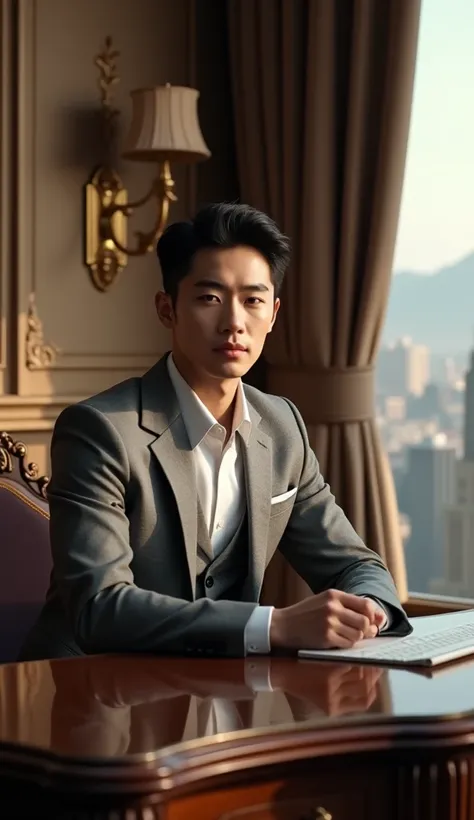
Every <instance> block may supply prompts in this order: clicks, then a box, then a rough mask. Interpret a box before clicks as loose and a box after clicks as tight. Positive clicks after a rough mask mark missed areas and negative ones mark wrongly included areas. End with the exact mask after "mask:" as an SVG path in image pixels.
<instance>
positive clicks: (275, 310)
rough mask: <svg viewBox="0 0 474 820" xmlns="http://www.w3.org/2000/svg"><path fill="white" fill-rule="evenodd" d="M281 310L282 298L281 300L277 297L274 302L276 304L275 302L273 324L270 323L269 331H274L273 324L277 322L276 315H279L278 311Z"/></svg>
mask: <svg viewBox="0 0 474 820" xmlns="http://www.w3.org/2000/svg"><path fill="white" fill-rule="evenodd" d="M279 310H280V300H279V299H275V302H274V304H273V316H272V322H271V325H270V328H269V331H268V332H269V333H271V332H272V330H273V325H274V324H275V322H276V317H277V315H278V311H279Z"/></svg>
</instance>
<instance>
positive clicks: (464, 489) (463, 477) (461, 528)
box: [430, 351, 474, 598]
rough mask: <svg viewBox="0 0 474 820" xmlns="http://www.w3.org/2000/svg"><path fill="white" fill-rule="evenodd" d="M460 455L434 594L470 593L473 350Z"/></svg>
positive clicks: (473, 574)
mask: <svg viewBox="0 0 474 820" xmlns="http://www.w3.org/2000/svg"><path fill="white" fill-rule="evenodd" d="M464 408H465V409H464V459H463V460H462V461H459V462H458V464H457V467H456V498H455V501H454V503H452V504H450V505H448V507H447V508H446V510H445V515H444V528H443V530H444V550H443V567H442V569H441V572H440V573H439V577H438V578H437V579H436V580H434V581H433V582H432V584H431V585H430V591H431V592H433V593H435V594H438V595H451V596H454V597H461V598H472V597H474V351H472V353H471V357H470V366H469V370H468V372H467V374H466V390H465V394H464Z"/></svg>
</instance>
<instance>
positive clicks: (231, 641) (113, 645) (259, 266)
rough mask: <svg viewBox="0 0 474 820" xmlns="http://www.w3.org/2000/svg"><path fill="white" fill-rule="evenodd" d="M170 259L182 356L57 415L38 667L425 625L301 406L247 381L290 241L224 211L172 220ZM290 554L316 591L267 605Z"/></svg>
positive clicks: (175, 335)
mask: <svg viewBox="0 0 474 820" xmlns="http://www.w3.org/2000/svg"><path fill="white" fill-rule="evenodd" d="M157 253H158V258H159V261H160V264H161V270H162V275H163V292H160V293H159V294H158V296H157V298H156V309H157V313H158V317H159V319H160V321H161V322H162V324H163V325H164V326H165V327H166V328H168V329H169V331H170V332H171V338H172V352H171V355H167V356H164V357H163V358H162V359H161V360H160V361H159V362H158V364H156V365H155V366H154V367H153V368H152V369H151V370H150V371H149V372H148V373H146V374H145V375H144V376H143V378H136V379H130V380H128V381H126V382H123V383H122V384H119V385H116V386H115V387H113V388H111V389H110V390H107V391H105V392H104V393H101V394H100V395H98V396H94V397H93V398H91V399H88V400H87V401H84V402H81V403H79V404H77V405H75V406H72V407H68V408H67V409H66V410H65V411H64V412H63V413H62V414H61V415H60V417H59V418H58V420H57V423H56V427H55V431H54V436H53V442H52V480H51V484H50V487H49V501H50V506H51V545H52V553H53V560H54V570H53V577H52V584H51V588H50V591H49V594H48V599H47V602H46V605H45V607H44V610H43V612H42V613H41V616H40V618H39V621H38V623H37V624H36V625H35V627H34V628H33V631H32V633H31V634H30V636H29V637H28V639H27V641H26V644H25V646H24V648H23V652H22V659H33V658H50V657H58V656H63V655H71V654H73V655H75V654H83V653H104V652H162V653H176V654H201V655H208V656H211V655H222V656H242V655H246V654H248V653H261V654H266V653H269V652H270V651H272V650H273V649H280V650H296V649H298V648H300V647H306V648H317V647H349V646H352V645H353V644H354V643H356V642H357V641H358V640H361V639H362V638H364V637H374V636H375V635H377V633H378V632H381V631H383V630H385V631H387V630H390V632H391V634H394V633H395V632H398V633H399V634H404V633H407V632H409V631H410V626H409V625H408V622H407V620H406V617H405V614H404V612H403V610H402V608H401V606H400V604H399V602H398V599H397V595H396V591H395V588H394V584H393V581H392V579H391V577H390V575H389V573H388V572H387V570H386V568H385V567H384V565H383V563H382V561H381V560H380V558H379V557H378V556H377V555H376V554H375V553H373V552H371V551H370V550H369V549H368V548H367V547H365V546H364V544H363V543H362V541H361V539H360V538H359V537H358V536H357V535H356V533H355V532H354V530H353V528H352V526H351V525H350V523H349V521H348V520H347V518H346V517H345V516H344V514H343V512H342V510H341V509H340V508H339V507H338V506H337V505H336V502H335V500H334V497H333V496H332V494H331V492H330V489H329V487H328V485H327V484H325V482H324V479H323V477H322V475H321V473H320V470H319V466H318V462H317V459H316V456H315V455H314V453H313V452H312V450H311V448H310V446H309V442H308V438H307V434H306V431H305V427H304V424H303V421H302V419H301V416H300V414H299V412H298V410H297V409H296V408H295V407H294V406H293V405H292V404H291V402H290V401H288V400H287V399H284V398H279V397H275V396H268V395H265V394H263V393H261V392H260V391H258V390H256V389H253V388H250V387H244V386H243V384H242V382H241V377H242V376H245V374H246V373H247V372H248V370H249V369H250V367H251V366H252V365H253V364H254V363H255V362H256V360H257V359H258V357H259V356H260V353H261V351H262V348H263V345H264V342H265V339H266V336H267V334H268V333H270V331H271V330H272V328H273V325H274V322H275V320H276V317H277V314H278V310H279V307H280V299H279V292H280V288H281V285H282V280H283V276H284V273H285V269H286V267H287V265H288V262H289V243H288V240H287V239H286V237H284V236H283V235H282V234H281V233H280V231H279V230H278V228H277V226H276V225H275V223H274V222H273V221H272V220H271V219H269V218H268V217H267V216H266V215H265V214H262V213H260V212H258V211H256V210H254V209H253V208H250V207H248V206H246V205H236V204H222V203H221V204H216V205H211V206H208V207H206V208H204V209H203V210H202V211H200V213H198V215H197V216H196V217H195V219H194V220H192V221H190V222H180V223H176V224H174V225H171V226H170V227H169V228H168V229H167V230H166V231H165V233H164V234H163V236H162V237H161V239H160V241H159V242H158V248H157ZM315 401H317V396H315ZM276 549H280V550H281V551H282V553H283V555H284V556H285V557H286V558H287V559H288V561H289V562H290V563H291V564H292V565H293V567H294V568H295V569H296V570H297V572H299V573H300V575H301V576H302V577H303V578H304V579H305V580H306V581H307V583H308V584H309V586H310V587H311V588H312V590H313V593H314V595H313V596H311V597H309V598H307V599H306V600H305V601H302V602H301V603H298V604H296V605H293V606H290V607H286V608H280V609H273V608H272V607H263V606H259V605H258V600H259V595H260V590H261V586H262V581H263V576H264V572H265V568H266V566H267V565H268V563H269V561H270V559H271V557H272V555H273V554H274V552H275V550H276Z"/></svg>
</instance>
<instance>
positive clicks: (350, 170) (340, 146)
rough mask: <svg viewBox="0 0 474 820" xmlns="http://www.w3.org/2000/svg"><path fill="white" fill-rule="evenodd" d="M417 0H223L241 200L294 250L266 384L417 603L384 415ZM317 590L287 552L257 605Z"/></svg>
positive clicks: (270, 575)
mask: <svg viewBox="0 0 474 820" xmlns="http://www.w3.org/2000/svg"><path fill="white" fill-rule="evenodd" d="M419 15H420V0H384V2H380V0H331V1H330V2H328V0H292V1H291V2H288V0H272V2H271V3H269V2H267V0H247V2H245V3H242V2H241V0H228V22H229V43H230V60H231V76H232V93H233V102H234V119H235V128H236V145H237V158H238V169H239V184H240V193H241V199H242V201H245V202H248V203H249V204H251V205H254V206H255V207H257V208H259V209H261V210H263V211H266V212H267V213H269V214H270V215H271V216H272V217H273V218H274V219H275V220H276V221H277V223H278V224H279V226H280V228H281V229H282V230H283V231H284V232H285V233H287V234H288V235H289V236H290V238H291V240H292V245H293V261H292V266H291V269H290V271H289V273H288V276H287V278H286V281H285V284H284V288H283V292H282V308H281V311H280V314H279V317H278V321H277V323H276V326H275V329H274V331H273V333H272V334H271V336H270V337H269V339H268V342H267V345H266V347H265V358H266V362H267V374H266V389H267V390H268V392H270V393H277V394H282V395H286V396H287V397H288V398H290V399H292V400H293V401H294V402H295V403H296V404H297V405H298V407H299V409H300V410H301V412H302V414H303V417H304V419H305V422H306V425H307V427H308V433H309V437H310V441H311V444H312V446H313V447H314V450H315V452H316V454H317V456H318V459H319V462H320V465H321V469H322V472H323V475H324V476H325V478H326V480H327V481H328V482H329V483H330V484H331V487H332V489H333V491H334V493H335V495H336V498H337V500H338V502H339V503H340V504H341V506H342V507H343V509H344V510H345V512H346V514H347V515H348V517H349V518H350V520H351V521H352V523H353V525H354V526H355V528H356V530H357V531H358V532H359V534H360V535H361V537H362V538H363V539H364V540H365V542H366V543H367V545H368V546H369V547H371V548H372V549H373V550H375V551H376V552H378V553H379V554H380V555H381V556H382V557H383V558H384V560H385V561H386V563H387V565H388V567H389V569H390V571H391V572H392V574H393V576H394V579H395V582H396V584H397V588H398V591H399V594H400V596H401V598H402V600H404V599H405V598H406V595H407V587H406V572H405V563H404V556H403V549H402V544H401V539H400V534H399V526H398V510H397V503H396V497H395V491H394V485H393V480H392V476H391V471H390V467H389V464H388V460H387V458H386V455H385V453H384V452H383V449H382V445H381V441H380V437H379V433H378V430H377V427H376V421H375V402H374V364H375V358H376V354H377V349H378V345H379V340H380V335H381V329H382V325H383V320H384V316H385V309H386V304H387V300H388V295H389V290H390V281H391V270H392V262H393V253H394V246H395V239H396V230H397V223H398V214H399V208H400V199H401V190H402V183H403V173H404V165H405V156H406V146H407V139H408V129H409V121H410V109H411V101H412V93H413V80H414V68H415V61H416V48H417V38H418V24H419ZM306 594H308V589H307V587H306V586H305V585H304V584H303V582H302V580H301V579H299V578H297V576H296V575H295V574H294V573H293V572H292V571H291V570H290V568H289V567H288V566H287V565H285V562H284V560H283V559H282V558H281V557H280V556H276V557H275V559H274V561H273V562H272V564H271V566H270V567H269V570H268V572H267V577H266V581H265V586H264V597H263V599H262V600H270V601H271V602H273V603H275V602H276V603H277V605H288V604H289V603H294V602H295V601H296V600H299V599H301V598H302V597H304V596H305V595H306Z"/></svg>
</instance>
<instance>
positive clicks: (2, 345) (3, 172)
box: [0, 0, 13, 393]
mask: <svg viewBox="0 0 474 820" xmlns="http://www.w3.org/2000/svg"><path fill="white" fill-rule="evenodd" d="M12 31H13V25H12V4H11V0H2V3H1V4H0V71H1V75H0V122H1V124H2V126H1V128H0V393H1V392H2V391H4V390H5V389H6V385H5V381H4V379H5V375H6V374H5V371H6V370H7V364H8V362H7V335H8V334H7V326H8V321H9V318H10V317H9V314H10V298H9V295H10V294H9V291H10V282H9V278H10V271H11V250H12V249H11V218H12V209H11V202H10V199H11V190H12V173H13V168H12V163H11V156H12V152H11V144H12V121H13V117H12V88H13V76H12V74H13V37H12Z"/></svg>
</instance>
